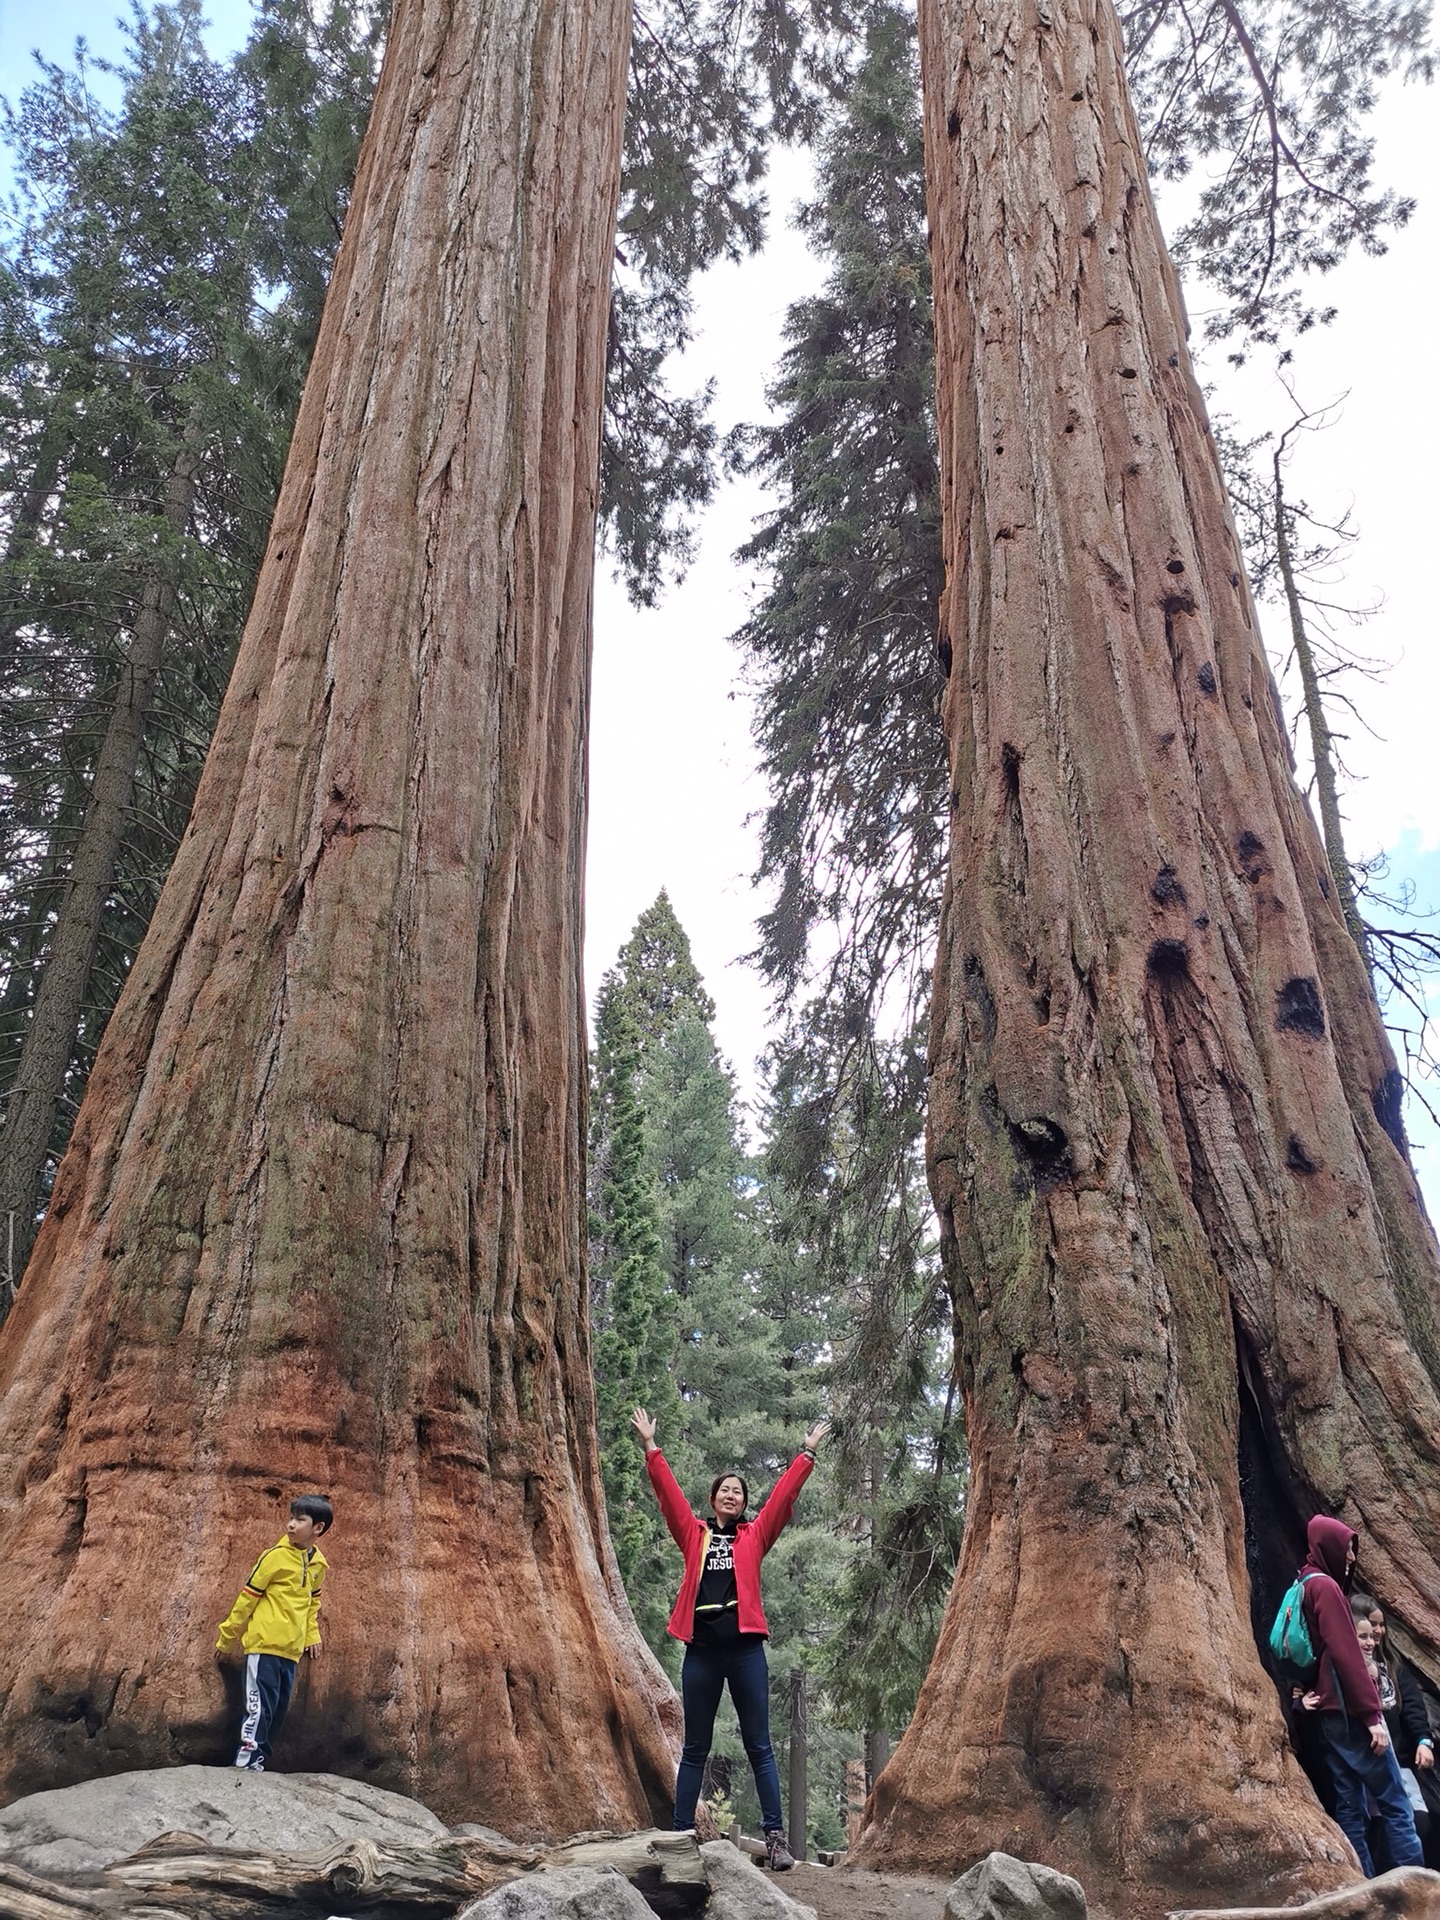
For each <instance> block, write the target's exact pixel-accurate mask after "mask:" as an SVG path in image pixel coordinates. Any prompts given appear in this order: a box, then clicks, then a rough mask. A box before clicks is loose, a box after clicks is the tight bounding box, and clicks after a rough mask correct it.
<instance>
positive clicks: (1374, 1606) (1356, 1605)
mask: <svg viewBox="0 0 1440 1920" xmlns="http://www.w3.org/2000/svg"><path fill="white" fill-rule="evenodd" d="M1350 1611H1351V1613H1352V1614H1353V1615H1354V1617H1355V1618H1356V1619H1357V1620H1368V1619H1369V1618H1370V1616H1371V1614H1372V1613H1379V1612H1380V1611H1381V1607H1380V1602H1379V1601H1378V1600H1377V1599H1376V1598H1375V1597H1374V1595H1373V1594H1369V1593H1352V1594H1351V1596H1350Z"/></svg>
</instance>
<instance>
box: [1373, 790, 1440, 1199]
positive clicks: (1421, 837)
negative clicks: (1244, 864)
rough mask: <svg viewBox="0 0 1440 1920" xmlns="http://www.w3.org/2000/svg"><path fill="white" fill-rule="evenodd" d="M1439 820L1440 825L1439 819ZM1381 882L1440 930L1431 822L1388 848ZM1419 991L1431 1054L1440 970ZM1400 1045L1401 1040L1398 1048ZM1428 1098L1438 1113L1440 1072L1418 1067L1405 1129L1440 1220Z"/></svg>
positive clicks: (1397, 1009) (1428, 927) (1438, 1041)
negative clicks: (1429, 826) (1431, 1072)
mask: <svg viewBox="0 0 1440 1920" xmlns="http://www.w3.org/2000/svg"><path fill="white" fill-rule="evenodd" d="M1436 824H1437V825H1440V821H1437V823H1436ZM1379 885H1380V886H1381V889H1382V890H1383V892H1385V893H1386V894H1387V895H1389V896H1390V897H1391V898H1398V899H1408V900H1409V902H1410V916H1411V918H1412V923H1413V924H1414V925H1415V926H1417V927H1418V928H1419V929H1421V930H1423V931H1427V932H1431V933H1434V934H1436V935H1437V936H1440V840H1437V839H1435V837H1434V827H1433V826H1432V828H1431V829H1430V831H1429V832H1428V833H1426V832H1422V831H1421V830H1420V829H1418V828H1411V829H1410V830H1408V831H1407V832H1405V833H1403V834H1402V835H1401V836H1400V838H1399V839H1398V840H1397V841H1396V842H1395V844H1394V846H1392V847H1388V848H1387V849H1386V871H1385V876H1384V879H1383V880H1381V881H1380V882H1379ZM1369 917H1370V918H1371V919H1373V920H1375V921H1378V922H1381V923H1382V924H1384V923H1389V922H1392V921H1394V922H1396V923H1397V924H1403V923H1402V922H1400V921H1399V919H1398V916H1396V915H1395V914H1392V913H1388V912H1386V911H1385V910H1384V909H1382V908H1375V909H1373V910H1372V911H1371V912H1370V914H1369ZM1421 991H1422V993H1423V995H1424V1000H1425V1009H1426V1014H1427V1021H1426V1025H1427V1028H1428V1035H1427V1038H1428V1044H1429V1052H1430V1054H1431V1056H1432V1057H1433V1056H1435V1055H1440V975H1435V976H1432V977H1431V978H1430V979H1428V980H1425V981H1424V982H1423V983H1422V987H1421ZM1387 1014H1388V1016H1389V1018H1390V1020H1391V1022H1392V1024H1396V1025H1404V1026H1408V1027H1415V1026H1416V1024H1417V1016H1416V1015H1415V1013H1414V1012H1413V1011H1412V1010H1411V1009H1410V1008H1409V1007H1407V1006H1403V1005H1393V1006H1390V1007H1388V1008H1387ZM1399 1045H1400V1043H1398V1042H1397V1051H1399ZM1402 1064H1403V1063H1402ZM1422 1096H1423V1097H1422ZM1427 1102H1428V1104H1429V1107H1430V1108H1434V1109H1435V1111H1436V1113H1440V1074H1430V1075H1428V1076H1427V1075H1425V1074H1424V1073H1423V1072H1422V1071H1420V1070H1419V1069H1417V1070H1416V1073H1415V1085H1414V1090H1412V1091H1409V1092H1407V1094H1406V1096H1405V1130H1406V1132H1407V1133H1408V1134H1409V1136H1410V1152H1411V1155H1412V1158H1413V1159H1414V1162H1415V1171H1416V1173H1417V1174H1418V1175H1419V1177H1420V1185H1421V1188H1422V1189H1423V1191H1424V1194H1425V1204H1426V1205H1427V1207H1428V1208H1429V1210H1430V1218H1431V1219H1432V1220H1435V1221H1437V1222H1440V1124H1437V1122H1436V1119H1435V1117H1434V1115H1433V1114H1432V1113H1431V1112H1430V1111H1429V1110H1428V1109H1427V1104H1426V1103H1427Z"/></svg>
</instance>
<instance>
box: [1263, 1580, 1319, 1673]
mask: <svg viewBox="0 0 1440 1920" xmlns="http://www.w3.org/2000/svg"><path fill="white" fill-rule="evenodd" d="M1314 1578H1315V1575H1314V1574H1313V1573H1302V1574H1301V1575H1300V1576H1299V1578H1298V1579H1296V1580H1295V1581H1293V1582H1292V1583H1291V1585H1290V1586H1289V1587H1288V1588H1287V1589H1286V1592H1285V1598H1284V1599H1283V1600H1282V1601H1281V1602H1280V1611H1279V1612H1278V1613H1277V1614H1276V1616H1275V1624H1274V1626H1273V1627H1271V1629H1270V1651H1271V1653H1273V1654H1274V1656H1275V1658H1276V1659H1277V1660H1278V1661H1279V1662H1280V1665H1281V1666H1282V1667H1286V1668H1289V1669H1290V1670H1291V1671H1292V1672H1294V1673H1301V1674H1304V1673H1310V1672H1312V1671H1313V1669H1314V1668H1315V1667H1316V1666H1317V1665H1318V1664H1319V1660H1320V1656H1319V1654H1318V1653H1316V1651H1315V1645H1314V1642H1313V1641H1312V1640H1311V1638H1310V1628H1309V1624H1308V1623H1307V1621H1306V1619H1305V1609H1304V1607H1303V1606H1302V1605H1301V1604H1300V1603H1301V1597H1302V1596H1303V1594H1304V1592H1305V1582H1306V1581H1307V1580H1313V1579H1314Z"/></svg>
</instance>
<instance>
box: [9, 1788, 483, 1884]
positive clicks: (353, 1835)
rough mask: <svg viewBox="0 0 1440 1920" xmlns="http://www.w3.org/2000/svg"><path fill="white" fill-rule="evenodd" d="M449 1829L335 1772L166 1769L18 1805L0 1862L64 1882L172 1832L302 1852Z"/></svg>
mask: <svg viewBox="0 0 1440 1920" xmlns="http://www.w3.org/2000/svg"><path fill="white" fill-rule="evenodd" d="M448 1831H449V1829H448V1828H447V1827H446V1825H445V1823H444V1821H443V1820H441V1819H439V1818H438V1817H437V1816H436V1815H435V1814H433V1813H431V1812H430V1810H429V1808H428V1807H422V1806H421V1805H420V1802H419V1801H418V1800H407V1799H406V1798H405V1796H404V1795H403V1794H399V1793H387V1792H386V1791H385V1790H384V1789H383V1788H381V1787H367V1786H365V1785H363V1784H362V1783H361V1782H360V1781H358V1780H341V1779H339V1778H337V1776H336V1775H334V1774H331V1773H251V1772H249V1771H248V1770H244V1769H241V1768H239V1767H197V1766H190V1767H163V1768H159V1769H156V1770H154V1771H151V1772H145V1773H115V1774H111V1775H110V1777H109V1778H108V1779H105V1780H86V1781H84V1782H82V1783H81V1785H79V1786H76V1787H57V1788H55V1789H54V1790H53V1791H52V1792H49V1793H32V1794H27V1795H26V1797H25V1798H24V1799H23V1800H15V1801H12V1802H11V1804H10V1805H9V1806H8V1807H6V1808H4V1809H3V1810H0V1859H3V1860H6V1861H7V1862H10V1863H12V1864H13V1865H15V1866H18V1867H23V1868H24V1869H25V1871H26V1872H27V1873H35V1874H39V1875H41V1876H42V1877H43V1878H45V1879H56V1878H59V1879H63V1878H65V1876H66V1875H69V1874H81V1873H97V1872H99V1871H101V1870H102V1869H103V1868H105V1867H108V1866H110V1865H111V1864H112V1863H113V1862H114V1861H116V1860H123V1859H124V1858H125V1856H126V1855H127V1854H131V1853H135V1852H137V1851H138V1850H139V1848H141V1847H143V1846H147V1845H148V1844H149V1843H150V1841H152V1840H154V1839H155V1838H157V1836H158V1835H160V1834H162V1833H193V1834H196V1835H197V1836H198V1837H199V1838H200V1839H202V1840H205V1841H208V1842H209V1843H210V1844H211V1845H213V1846H220V1847H245V1848H253V1849H255V1850H256V1851H261V1852H274V1853H292V1852H300V1851H309V1850H310V1849H312V1848H316V1847H328V1846H332V1845H334V1844H335V1843H336V1842H338V1841H342V1840H357V1839H367V1840H378V1841H382V1842H385V1841H388V1842H390V1843H392V1844H395V1845H401V1846H419V1845H424V1844H425V1843H426V1842H428V1841H431V1840H437V1839H443V1838H444V1836H445V1835H446V1834H447V1833H448Z"/></svg>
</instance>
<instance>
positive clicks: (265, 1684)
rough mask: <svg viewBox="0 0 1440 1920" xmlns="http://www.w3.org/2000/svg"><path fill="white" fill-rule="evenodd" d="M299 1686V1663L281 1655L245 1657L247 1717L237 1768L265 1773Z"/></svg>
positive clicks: (250, 1654) (241, 1730)
mask: <svg viewBox="0 0 1440 1920" xmlns="http://www.w3.org/2000/svg"><path fill="white" fill-rule="evenodd" d="M294 1686H295V1662H294V1661H293V1660H285V1659H282V1658H281V1656H280V1655H279V1654H278V1653H247V1654H246V1656H245V1717H244V1719H243V1720H242V1721H241V1722H240V1750H239V1752H238V1753H237V1754H236V1755H235V1764H236V1766H237V1767H253V1768H254V1769H255V1770H256V1772H257V1773H263V1772H264V1771H265V1762H266V1761H267V1760H268V1759H269V1758H270V1749H271V1747H272V1745H273V1744H274V1741H275V1736H276V1735H277V1734H278V1733H279V1731H280V1729H281V1727H282V1726H284V1724H285V1715H286V1713H287V1712H288V1711H289V1708H290V1695H291V1692H292V1691H293V1689H294Z"/></svg>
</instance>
